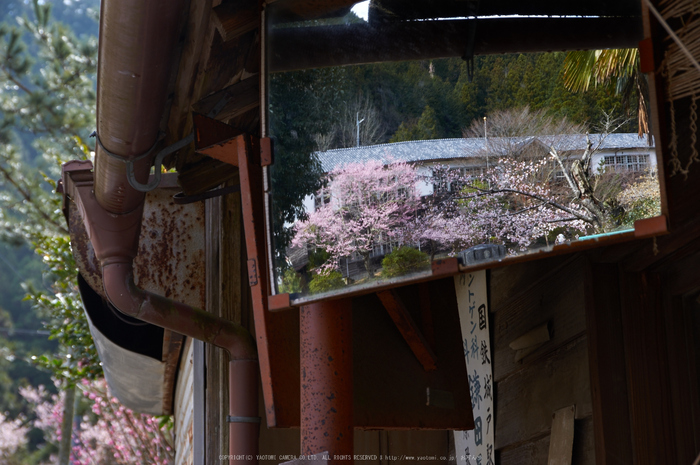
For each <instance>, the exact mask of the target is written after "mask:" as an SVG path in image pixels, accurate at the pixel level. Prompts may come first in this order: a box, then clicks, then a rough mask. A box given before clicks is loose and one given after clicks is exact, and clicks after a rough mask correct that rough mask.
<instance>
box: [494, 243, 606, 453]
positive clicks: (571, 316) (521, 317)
mask: <svg viewBox="0 0 700 465" xmlns="http://www.w3.org/2000/svg"><path fill="white" fill-rule="evenodd" d="M586 269H587V262H586V260H585V258H584V257H582V256H580V255H575V256H564V257H553V258H549V259H546V260H540V261H536V262H530V263H523V264H520V265H514V266H510V267H507V268H501V269H495V270H492V271H491V273H490V286H489V287H490V289H489V291H490V299H491V306H490V308H491V312H492V313H491V318H492V324H491V327H492V328H493V329H492V331H493V335H492V351H493V362H494V383H495V386H494V389H495V391H494V392H495V401H496V406H495V409H496V416H495V428H496V435H495V443H496V444H495V449H496V457H497V461H498V463H501V464H504V465H509V464H518V465H521V464H523V465H524V464H536V463H537V464H541V463H547V456H548V453H549V439H550V432H551V427H552V415H553V414H554V412H555V411H557V410H559V409H562V408H564V407H568V406H571V405H575V406H576V414H575V423H574V426H575V433H574V446H573V447H574V449H573V450H574V452H573V463H575V464H593V463H595V454H594V440H593V420H592V404H591V384H590V376H589V360H588V357H589V353H588V338H587V334H586V299H585V285H586V276H587V273H586ZM543 324H548V327H549V330H550V335H551V338H550V340H549V341H548V342H546V343H544V344H543V345H542V346H541V347H539V348H538V349H537V350H535V351H534V352H532V353H531V354H529V355H527V356H526V357H525V358H523V359H522V360H520V361H519V362H515V360H514V357H515V351H514V350H512V349H511V348H510V347H509V344H510V343H511V342H512V341H513V340H515V339H517V338H519V337H520V336H522V335H524V334H526V333H528V332H529V331H530V330H532V329H534V328H537V327H539V326H542V325H543Z"/></svg>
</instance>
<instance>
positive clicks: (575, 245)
mask: <svg viewBox="0 0 700 465" xmlns="http://www.w3.org/2000/svg"><path fill="white" fill-rule="evenodd" d="M345 3H347V2H345ZM284 4H287V5H293V2H283V1H280V2H275V5H276V6H277V5H284ZM348 5H349V4H348ZM346 6H347V5H346ZM347 8H349V6H347ZM286 11H287V12H289V11H290V10H286ZM268 15H269V12H268V11H264V12H263V22H264V24H267V23H268V22H269V20H268V18H267V17H266V16H268ZM263 31H264V32H263V38H262V47H261V50H262V60H261V63H262V66H263V72H262V73H261V80H262V83H261V121H262V133H263V136H270V134H269V127H270V115H269V114H268V111H267V110H268V104H269V101H268V94H269V92H268V86H269V82H268V76H269V73H270V69H271V68H272V70H273V71H277V70H278V69H286V68H289V69H299V68H303V67H313V66H314V64H313V60H311V59H305V58H302V62H301V63H302V64H301V65H299V66H295V65H294V64H293V63H292V62H291V61H286V62H285V64H284V65H282V64H281V62H280V60H279V57H276V58H275V57H273V58H271V54H270V51H269V43H270V38H269V27H263ZM625 40H627V39H625ZM647 42H648V41H647ZM278 43H279V39H278ZM642 43H644V41H643V42H642ZM287 45H288V44H286V45H285V46H287ZM647 45H648V44H647ZM319 46H320V47H321V48H323V47H324V45H319ZM477 48H478V47H477ZM305 55H313V56H314V57H316V58H314V59H317V58H318V54H314V52H313V51H308V53H306V54H305ZM641 55H642V60H644V57H645V53H644V51H642V54H641ZM646 55H648V53H647V54H646ZM352 59H353V60H355V61H362V60H361V59H358V57H357V56H355V57H353V58H352ZM309 60H311V61H309ZM307 61H308V62H309V63H307ZM341 64H342V63H341ZM285 67H286V68H285ZM652 69H653V68H652ZM650 108H651V109H650V111H651V113H652V120H653V121H654V122H655V123H656V122H658V117H657V113H656V112H657V110H658V105H657V102H656V101H655V100H654V99H653V98H652V102H651V105H650ZM654 129H658V124H655V125H654ZM656 139H657V140H659V139H658V137H657V138H656ZM656 145H657V147H656V157H657V166H658V167H659V180H660V184H661V185H660V188H661V211H662V215H661V216H659V217H654V218H648V219H644V220H640V221H637V222H636V223H635V227H634V230H632V231H627V232H623V233H619V234H614V235H606V236H602V237H594V238H592V239H591V240H585V241H572V242H567V243H564V244H558V245H551V246H548V247H545V248H541V249H538V250H535V251H532V252H526V253H524V254H520V255H515V256H506V257H504V258H501V259H499V260H496V261H490V262H485V263H477V264H473V265H469V264H466V265H464V264H460V263H459V262H458V260H457V259H456V258H447V259H441V260H435V261H434V262H433V263H432V267H431V269H430V270H429V271H427V272H424V273H422V274H418V275H415V276H406V277H399V278H394V279H389V280H385V281H382V282H381V283H371V284H368V285H355V286H348V287H346V288H343V289H340V290H335V291H333V292H330V293H322V294H315V295H314V294H309V295H302V296H297V295H292V296H290V295H289V294H284V293H282V294H278V293H277V291H276V285H275V282H276V279H277V277H276V273H275V267H274V263H273V257H272V255H273V254H272V250H273V241H274V238H273V237H272V231H273V228H272V226H271V221H272V218H271V197H272V192H271V189H272V187H271V183H270V176H269V170H268V168H269V167H264V169H263V170H264V178H265V181H264V184H265V194H264V205H265V211H266V214H265V218H266V220H267V226H266V227H265V232H266V238H265V245H266V247H265V249H266V251H267V254H266V257H264V258H263V257H261V260H260V263H266V264H267V268H268V270H267V274H268V277H269V285H270V286H269V291H270V292H269V294H268V308H269V310H271V311H277V310H284V309H289V308H291V307H297V306H300V305H306V304H310V303H316V302H322V301H326V300H333V299H339V298H344V297H350V296H361V295H367V294H373V293H376V292H378V291H382V290H387V289H393V288H397V287H401V286H406V285H410V284H415V283H420V282H426V281H432V280H436V279H440V278H443V277H446V276H452V275H455V274H457V273H465V272H470V271H475V270H481V269H489V268H495V267H501V266H508V265H511V264H514V263H519V262H524V261H530V260H538V259H541V258H547V257H550V256H553V255H558V254H563V253H572V252H577V251H582V250H587V249H591V248H595V247H602V246H607V245H613V244H617V243H622V242H627V241H632V240H635V239H642V238H648V237H654V236H658V235H662V234H665V233H667V232H668V227H667V217H666V215H667V213H666V212H667V206H666V196H665V193H664V186H663V179H664V177H663V175H662V167H663V159H664V157H663V155H662V153H661V148H660V147H659V145H660V144H658V143H657V144H656ZM260 271H262V270H260Z"/></svg>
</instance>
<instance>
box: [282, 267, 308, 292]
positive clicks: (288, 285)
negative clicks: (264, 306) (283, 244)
mask: <svg viewBox="0 0 700 465" xmlns="http://www.w3.org/2000/svg"><path fill="white" fill-rule="evenodd" d="M302 290H303V286H302V282H301V276H300V275H299V274H298V273H297V272H296V271H295V270H294V268H287V269H286V270H285V271H284V273H283V274H282V284H280V286H279V291H280V293H282V294H284V293H288V294H294V293H297V292H302Z"/></svg>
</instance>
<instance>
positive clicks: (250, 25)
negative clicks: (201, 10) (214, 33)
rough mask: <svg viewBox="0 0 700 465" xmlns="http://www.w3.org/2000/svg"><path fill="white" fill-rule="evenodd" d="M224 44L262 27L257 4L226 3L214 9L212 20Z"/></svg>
mask: <svg viewBox="0 0 700 465" xmlns="http://www.w3.org/2000/svg"><path fill="white" fill-rule="evenodd" d="M212 20H213V22H214V25H215V26H216V29H217V30H218V31H219V34H221V38H222V39H223V40H224V42H228V41H229V40H232V39H235V38H236V37H238V36H240V35H243V34H245V33H246V32H249V31H252V30H253V29H256V28H259V27H260V11H259V8H258V3H257V2H226V3H222V4H220V5H218V6H216V7H214V15H213V18H212Z"/></svg>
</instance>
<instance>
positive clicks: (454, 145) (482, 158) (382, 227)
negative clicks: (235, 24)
mask: <svg viewBox="0 0 700 465" xmlns="http://www.w3.org/2000/svg"><path fill="white" fill-rule="evenodd" d="M366 5H367V4H365V5H364V6H354V7H353V6H352V5H345V6H342V7H338V8H337V9H335V10H333V12H332V13H329V15H328V16H327V17H324V18H312V19H306V20H299V18H300V17H303V15H302V14H301V13H299V12H290V11H289V10H285V9H281V10H280V12H279V15H277V16H276V15H275V11H274V10H273V11H271V12H270V17H271V19H270V24H269V32H268V34H269V36H270V37H271V39H270V41H269V43H270V49H269V52H268V56H269V57H270V58H269V60H270V61H269V63H268V65H269V67H270V71H271V72H270V74H269V76H268V99H269V100H268V108H269V111H268V119H269V132H270V135H271V136H272V137H273V139H274V143H275V145H274V150H275V164H274V165H273V167H272V170H271V182H272V191H273V213H272V216H273V219H274V227H273V234H274V252H275V257H274V258H275V260H274V262H275V263H274V266H275V270H274V273H275V277H276V279H275V281H276V285H277V291H278V292H280V293H285V292H286V293H290V294H293V296H292V297H293V299H295V298H297V299H298V298H300V297H303V296H306V295H309V296H311V295H313V296H319V295H321V294H325V293H337V292H343V291H345V290H348V289H353V290H354V289H358V288H361V287H372V286H376V285H378V284H383V283H387V282H396V281H400V280H402V279H408V278H412V277H416V276H420V275H429V274H430V264H431V261H432V260H435V259H438V258H444V257H448V256H450V257H455V256H456V257H458V258H459V259H460V262H461V264H463V265H474V264H479V263H483V262H484V261H489V260H499V259H502V258H504V257H506V256H509V255H515V254H523V253H531V252H533V251H536V250H541V249H542V248H547V247H552V246H553V245H555V244H558V243H565V242H570V241H575V240H581V239H587V238H591V237H598V236H599V235H609V234H615V233H619V232H621V231H622V232H624V231H627V230H629V229H631V228H633V225H634V221H635V220H638V219H642V218H648V217H652V216H656V215H659V214H660V195H659V188H658V180H657V176H656V169H655V168H656V155H655V147H654V142H653V139H652V138H651V137H649V136H648V132H649V129H648V127H647V125H646V121H648V118H647V116H646V113H645V111H646V109H645V105H646V103H645V100H644V99H645V97H646V95H645V92H646V88H645V82H644V81H643V79H644V77H643V75H641V74H640V73H636V74H634V73H628V74H626V75H623V74H620V75H619V76H612V77H609V78H608V80H607V81H605V80H601V82H597V83H596V82H592V83H591V82H589V85H588V86H583V85H580V82H581V79H582V78H581V76H580V75H577V74H576V73H582V72H583V71H581V70H580V69H577V68H576V67H575V64H576V62H577V60H579V61H580V60H581V58H582V55H581V53H584V54H585V53H586V52H579V54H578V55H577V54H568V55H567V53H564V52H561V53H530V54H502V55H485V56H473V57H467V59H466V60H465V59H463V58H427V59H414V60H410V61H403V60H402V61H397V60H395V59H393V58H386V59H381V60H379V61H384V62H381V63H366V61H368V60H366V59H358V58H357V57H352V56H350V55H351V54H345V55H343V52H342V51H339V52H338V53H339V55H340V56H334V57H333V58H332V59H331V60H330V63H327V62H324V63H323V64H321V65H319V66H322V67H317V68H312V69H298V70H294V69H290V70H288V71H284V70H283V69H288V68H293V66H290V63H292V60H290V61H288V62H287V64H285V65H281V64H280V63H281V62H280V60H281V58H280V56H281V55H280V52H279V50H284V49H285V48H284V47H285V46H286V45H282V44H280V40H281V39H280V37H283V38H285V37H291V35H285V34H289V31H290V30H292V29H297V34H301V35H302V36H303V34H304V33H306V31H307V30H308V31H311V32H309V34H311V33H312V32H313V34H314V37H316V34H319V30H322V32H323V31H325V32H324V33H327V34H328V37H329V38H328V40H329V41H330V42H332V41H333V40H335V38H336V37H337V34H338V30H346V29H347V28H351V29H352V28H357V27H360V26H361V27H366V26H367V27H368V25H371V22H372V21H371V15H372V11H371V10H370V11H369V13H368V10H367V6H366ZM368 14H369V16H370V18H369V19H368ZM464 14H465V15H466V13H464ZM295 15H296V16H295ZM452 22H453V21H451V20H448V21H445V23H446V24H448V25H449V24H452ZM378 24H387V23H381V22H378ZM413 24H414V25H417V26H416V27H417V29H416V31H417V32H416V34H418V32H419V31H423V30H424V28H425V25H423V24H421V21H417V22H415V21H414V22H413ZM300 30H301V31H304V32H303V33H300V32H299V31H300ZM358 30H359V29H358ZM280 31H282V32H280ZM405 32H406V31H405V30H403V32H402V33H405ZM321 37H324V35H323V34H322V35H321ZM367 37H372V36H371V35H369V36H358V38H357V40H358V41H360V42H362V41H364V40H366V39H367ZM359 48H360V49H363V50H372V46H371V43H365V42H362V43H361V46H360V47H359ZM353 53H354V52H353ZM357 53H360V52H357ZM367 53H370V52H367ZM411 53H413V52H411ZM411 53H408V55H411ZM593 53H595V52H593ZM624 53H627V54H629V53H636V51H634V50H631V51H624ZM298 55H301V56H303V55H304V53H298ZM310 55H313V53H311V52H310ZM370 55H371V57H372V59H374V58H376V57H377V56H379V55H381V52H377V51H373V52H371V53H370ZM402 55H405V54H399V58H402ZM349 56H350V58H348V57H349ZM363 56H364V55H363ZM393 56H395V55H392V57H393ZM584 57H585V56H584ZM316 59H317V58H313V57H311V58H309V57H308V56H307V59H304V58H300V61H301V62H302V64H300V65H299V66H300V67H306V66H308V63H307V62H313V61H314V60H316ZM627 59H628V60H629V57H627ZM634 59H635V58H633V60H634ZM305 60H306V61H305ZM572 63H573V65H572ZM334 64H342V65H343V66H332V65H334ZM285 66H286V68H285ZM635 66H637V65H635ZM632 70H633V71H634V69H633V68H632ZM572 76H573V78H578V79H579V81H578V82H579V84H576V81H575V80H574V81H573V82H574V83H573V84H572V81H571V80H572ZM567 79H568V81H567ZM577 86H578V87H577ZM626 86H627V87H626ZM625 89H627V90H625ZM635 89H636V91H635Z"/></svg>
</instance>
